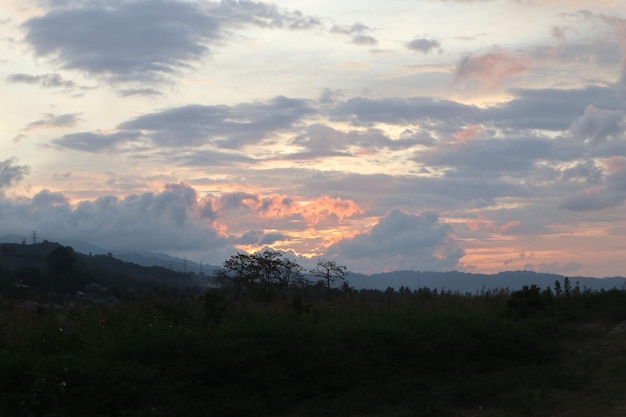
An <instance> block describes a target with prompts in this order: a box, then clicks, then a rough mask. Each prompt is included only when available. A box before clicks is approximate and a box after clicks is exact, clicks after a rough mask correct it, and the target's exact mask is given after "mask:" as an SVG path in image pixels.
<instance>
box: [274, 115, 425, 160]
mask: <svg viewBox="0 0 626 417" xmlns="http://www.w3.org/2000/svg"><path fill="white" fill-rule="evenodd" d="M293 143H294V144H295V145H299V146H303V147H305V148H307V149H308V152H302V153H297V154H292V155H287V156H286V158H287V159H304V158H307V159H312V158H317V157H332V156H353V154H352V153H351V152H348V149H349V148H350V147H355V146H357V147H359V148H367V149H368V150H379V149H383V148H386V149H392V150H402V149H408V148H411V147H413V146H416V145H420V144H423V141H422V140H420V139H417V138H415V137H412V136H408V137H403V138H398V139H391V138H390V137H388V136H387V135H386V133H385V132H384V131H382V130H380V129H373V128H370V129H367V130H366V131H365V132H361V131H355V130H353V131H349V132H344V131H340V130H337V129H334V128H332V127H330V126H327V125H324V124H321V123H316V124H312V125H309V126H308V127H307V129H306V132H305V133H304V134H302V135H299V136H298V137H296V138H295V139H294V141H293Z"/></svg>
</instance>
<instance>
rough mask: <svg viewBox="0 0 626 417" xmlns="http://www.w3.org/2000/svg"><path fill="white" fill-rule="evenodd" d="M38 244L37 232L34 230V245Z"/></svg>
mask: <svg viewBox="0 0 626 417" xmlns="http://www.w3.org/2000/svg"><path fill="white" fill-rule="evenodd" d="M36 244H37V231H36V230H33V245H36Z"/></svg>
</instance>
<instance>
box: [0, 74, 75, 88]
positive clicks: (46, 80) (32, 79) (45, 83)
mask: <svg viewBox="0 0 626 417" xmlns="http://www.w3.org/2000/svg"><path fill="white" fill-rule="evenodd" d="M7 82H9V83H11V84H17V83H21V84H38V85H40V86H41V87H64V88H74V87H76V83H75V82H73V81H69V80H64V79H63V77H61V76H60V75H59V74H44V75H29V74H22V73H17V74H9V75H8V76H7Z"/></svg>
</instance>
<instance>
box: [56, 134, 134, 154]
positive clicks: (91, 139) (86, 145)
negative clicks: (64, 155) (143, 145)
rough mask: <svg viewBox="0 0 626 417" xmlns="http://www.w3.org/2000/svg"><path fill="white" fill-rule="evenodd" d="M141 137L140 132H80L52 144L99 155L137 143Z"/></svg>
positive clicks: (64, 136)
mask: <svg viewBox="0 0 626 417" xmlns="http://www.w3.org/2000/svg"><path fill="white" fill-rule="evenodd" d="M140 137H141V135H140V134H139V133H138V132H125V131H122V132H117V133H101V132H95V133H94V132H80V133H71V134H68V135H63V136H61V137H60V138H56V139H53V140H52V144H53V145H54V146H56V147H58V148H66V149H72V150H76V151H82V152H94V153H97V152H103V151H110V150H113V149H115V148H116V147H118V145H121V144H124V143H128V142H133V141H136V140H138V139H140Z"/></svg>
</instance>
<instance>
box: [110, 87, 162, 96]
mask: <svg viewBox="0 0 626 417" xmlns="http://www.w3.org/2000/svg"><path fill="white" fill-rule="evenodd" d="M118 94H119V95H120V96H122V97H131V96H160V95H161V94H162V93H161V92H160V91H159V90H157V89H155V88H126V89H122V90H119V91H118Z"/></svg>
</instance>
